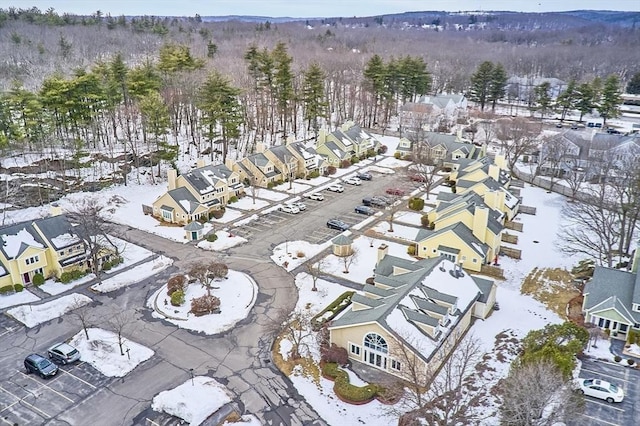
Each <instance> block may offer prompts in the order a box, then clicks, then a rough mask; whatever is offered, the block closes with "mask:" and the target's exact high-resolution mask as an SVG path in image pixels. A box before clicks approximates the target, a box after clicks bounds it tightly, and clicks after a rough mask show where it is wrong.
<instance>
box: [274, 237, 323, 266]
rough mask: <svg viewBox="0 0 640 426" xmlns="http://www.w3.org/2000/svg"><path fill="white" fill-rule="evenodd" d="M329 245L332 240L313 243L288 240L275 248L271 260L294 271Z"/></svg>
mask: <svg viewBox="0 0 640 426" xmlns="http://www.w3.org/2000/svg"><path fill="white" fill-rule="evenodd" d="M329 246H331V241H327V242H325V243H323V244H311V243H308V242H306V241H287V242H284V243H282V244H279V245H278V246H276V247H275V248H274V249H273V254H272V255H271V260H273V262H274V263H275V264H276V265H279V266H282V267H283V268H284V269H286V270H287V271H292V270H294V269H296V268H297V267H298V266H300V265H301V264H303V263H304V262H306V261H307V260H309V259H311V258H312V257H314V256H315V255H317V254H318V253H320V252H321V251H322V250H324V249H326V248H327V247H329Z"/></svg>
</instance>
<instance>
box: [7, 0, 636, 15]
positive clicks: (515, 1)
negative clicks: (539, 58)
mask: <svg viewBox="0 0 640 426" xmlns="http://www.w3.org/2000/svg"><path fill="white" fill-rule="evenodd" d="M11 6H14V7H17V8H22V9H27V8H29V7H32V6H36V7H38V8H39V9H41V10H43V11H44V10H47V9H48V8H50V7H53V8H54V9H55V10H56V12H58V13H60V14H62V13H64V12H68V13H74V14H78V15H90V14H92V13H94V12H95V11H97V10H100V11H101V12H103V13H104V14H107V13H110V14H111V15H113V16H119V15H156V16H194V15H195V14H196V13H197V14H199V15H201V16H223V15H255V16H272V17H279V16H291V17H296V18H310V17H332V16H343V17H348V16H371V15H383V14H389V13H400V12H409V11H427V10H446V11H468V10H474V11H475V10H484V11H487V10H513V11H522V12H548V11H563V10H578V9H592V10H604V9H606V10H626V11H640V0H606V1H603V0H539V1H536V0H507V1H505V0H101V1H93V0H48V1H39V0H0V8H3V9H6V8H8V7H11Z"/></svg>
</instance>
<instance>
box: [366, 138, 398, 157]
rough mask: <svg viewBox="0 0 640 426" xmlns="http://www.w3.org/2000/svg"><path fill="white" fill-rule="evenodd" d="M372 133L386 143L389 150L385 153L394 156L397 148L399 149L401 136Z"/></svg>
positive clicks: (383, 143) (382, 142)
mask: <svg viewBox="0 0 640 426" xmlns="http://www.w3.org/2000/svg"><path fill="white" fill-rule="evenodd" d="M371 135H372V136H374V137H375V138H376V139H378V140H379V141H380V143H381V144H382V145H385V146H386V147H387V152H386V153H385V155H386V156H389V157H393V155H394V154H395V152H396V150H397V149H398V144H399V143H400V138H399V137H397V136H382V135H376V134H373V133H372V134H371Z"/></svg>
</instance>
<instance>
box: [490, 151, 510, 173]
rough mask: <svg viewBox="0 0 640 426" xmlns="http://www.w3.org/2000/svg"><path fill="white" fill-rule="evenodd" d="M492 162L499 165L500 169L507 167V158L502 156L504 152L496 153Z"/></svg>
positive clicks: (506, 168)
mask: <svg viewBox="0 0 640 426" xmlns="http://www.w3.org/2000/svg"><path fill="white" fill-rule="evenodd" d="M493 163H494V164H495V165H497V166H498V167H500V168H501V169H502V170H508V169H509V167H508V166H507V158H506V157H505V156H504V154H496V156H495V158H494V159H493Z"/></svg>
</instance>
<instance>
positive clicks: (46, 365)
mask: <svg viewBox="0 0 640 426" xmlns="http://www.w3.org/2000/svg"><path fill="white" fill-rule="evenodd" d="M24 368H25V369H26V370H27V374H30V373H36V374H37V375H39V376H40V377H42V378H43V379H46V378H47V377H53V376H55V375H56V374H57V373H58V366H57V365H55V364H54V363H52V362H51V361H49V360H48V359H47V358H45V357H43V356H42V355H39V354H31V355H29V356H28V357H26V358H25V359H24Z"/></svg>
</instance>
